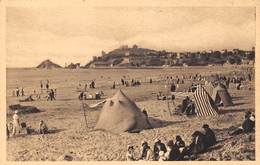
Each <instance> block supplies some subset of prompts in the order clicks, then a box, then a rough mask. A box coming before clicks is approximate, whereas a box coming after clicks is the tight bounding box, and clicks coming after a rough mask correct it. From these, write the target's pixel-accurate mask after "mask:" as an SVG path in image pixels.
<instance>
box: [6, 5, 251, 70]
mask: <svg viewBox="0 0 260 165" xmlns="http://www.w3.org/2000/svg"><path fill="white" fill-rule="evenodd" d="M133 44H137V45H138V46H139V47H144V48H151V49H155V50H167V51H199V50H222V49H233V48H240V49H246V50H249V49H251V48H252V46H255V8H254V7H225V8H224V7H162V8H157V7H120V8H119V7H91V8H90V7H88V8H87V7H82V8H80V7H71V8H64V7H63V8H59V7H30V8H26V7H8V8H7V9H6V48H7V49H6V50H7V57H6V58H7V67H35V66H37V65H38V64H39V63H40V62H41V61H43V60H46V59H50V60H52V61H53V62H55V63H57V64H60V65H62V66H64V64H65V63H68V64H69V63H70V62H73V63H76V62H80V63H81V64H82V65H85V64H86V63H87V62H88V61H90V60H91V59H92V56H98V55H101V51H102V50H104V51H105V52H108V51H111V50H113V49H115V48H118V47H119V46H121V45H129V46H132V45H133Z"/></svg>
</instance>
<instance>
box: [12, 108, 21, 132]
mask: <svg viewBox="0 0 260 165" xmlns="http://www.w3.org/2000/svg"><path fill="white" fill-rule="evenodd" d="M19 118H20V117H19V115H18V111H17V110H16V111H14V115H13V132H12V136H15V135H17V134H18V133H19V132H20V119H19Z"/></svg>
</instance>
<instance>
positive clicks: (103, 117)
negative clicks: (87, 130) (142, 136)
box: [95, 90, 151, 133]
mask: <svg viewBox="0 0 260 165" xmlns="http://www.w3.org/2000/svg"><path fill="white" fill-rule="evenodd" d="M148 128H151V126H150V124H149V121H148V118H147V117H146V116H145V115H144V114H143V112H141V110H140V109H139V108H138V107H137V105H136V104H135V103H134V102H133V101H132V100H130V99H129V98H128V97H127V96H126V95H125V94H124V93H123V92H122V91H121V90H119V91H118V92H117V93H116V94H115V95H114V96H113V97H112V98H110V99H107V100H106V102H105V104H104V105H103V108H102V110H101V113H100V115H99V119H98V122H97V124H96V127H95V129H101V130H107V131H110V132H113V133H122V132H126V131H133V130H143V129H148Z"/></svg>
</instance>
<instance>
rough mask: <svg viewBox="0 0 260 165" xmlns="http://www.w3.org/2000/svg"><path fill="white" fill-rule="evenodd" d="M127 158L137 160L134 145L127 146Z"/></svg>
mask: <svg viewBox="0 0 260 165" xmlns="http://www.w3.org/2000/svg"><path fill="white" fill-rule="evenodd" d="M126 160H127V161H135V155H134V146H132V145H128V146H127V152H126Z"/></svg>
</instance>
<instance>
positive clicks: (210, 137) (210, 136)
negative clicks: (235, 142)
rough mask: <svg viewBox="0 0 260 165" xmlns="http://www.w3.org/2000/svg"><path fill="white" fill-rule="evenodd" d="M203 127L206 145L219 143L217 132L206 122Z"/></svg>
mask: <svg viewBox="0 0 260 165" xmlns="http://www.w3.org/2000/svg"><path fill="white" fill-rule="evenodd" d="M202 128H203V129H204V130H205V147H206V148H207V147H210V146H213V145H215V144H216V143H217V140H216V136H215V133H214V132H213V131H212V129H210V128H209V125H208V124H204V125H203V126H202Z"/></svg>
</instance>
